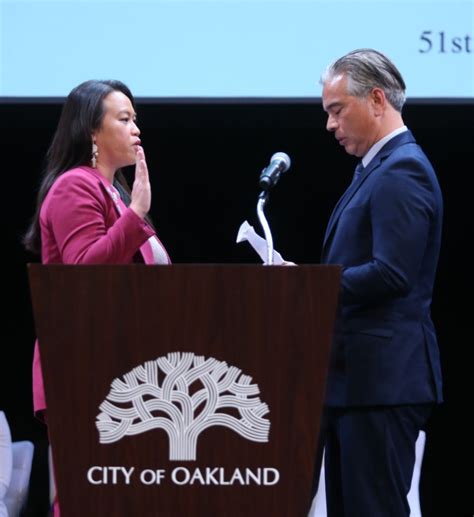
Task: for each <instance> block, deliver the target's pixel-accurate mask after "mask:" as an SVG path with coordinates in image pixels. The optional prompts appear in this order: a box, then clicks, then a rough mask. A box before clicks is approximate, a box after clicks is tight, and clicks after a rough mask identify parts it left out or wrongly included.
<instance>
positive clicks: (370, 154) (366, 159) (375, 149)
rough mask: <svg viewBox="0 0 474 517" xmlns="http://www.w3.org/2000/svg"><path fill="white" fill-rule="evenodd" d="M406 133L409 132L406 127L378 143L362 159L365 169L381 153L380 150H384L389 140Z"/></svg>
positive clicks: (396, 130) (393, 132)
mask: <svg viewBox="0 0 474 517" xmlns="http://www.w3.org/2000/svg"><path fill="white" fill-rule="evenodd" d="M405 131H408V128H407V127H406V126H402V127H399V128H398V129H395V131H392V132H391V133H389V134H388V135H385V136H384V137H383V138H381V139H380V140H379V141H378V142H376V143H375V144H374V145H373V146H372V147H371V148H370V149H369V150H368V151H367V153H366V154H365V156H364V157H363V158H362V165H363V166H364V168H365V167H367V165H369V163H370V162H371V161H372V158H373V157H374V156H375V155H376V154H377V153H378V152H379V151H380V149H382V147H383V146H384V145H385V144H386V143H387V142H388V141H389V140H391V139H392V138H393V137H395V136H397V135H399V134H400V133H404V132H405Z"/></svg>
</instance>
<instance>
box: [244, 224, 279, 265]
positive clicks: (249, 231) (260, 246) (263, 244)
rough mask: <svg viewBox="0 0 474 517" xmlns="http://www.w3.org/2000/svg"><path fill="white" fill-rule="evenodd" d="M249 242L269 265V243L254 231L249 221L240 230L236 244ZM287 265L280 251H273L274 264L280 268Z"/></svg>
mask: <svg viewBox="0 0 474 517" xmlns="http://www.w3.org/2000/svg"><path fill="white" fill-rule="evenodd" d="M243 241H248V242H249V244H250V245H251V246H252V248H253V249H254V250H255V251H256V252H257V253H258V254H259V256H260V258H261V259H262V260H263V263H264V264H266V263H267V241H266V240H265V239H263V238H262V237H260V235H258V234H257V232H256V231H255V230H254V229H253V226H250V224H249V223H248V222H247V221H244V222H243V223H242V224H241V225H240V228H239V232H238V234H237V241H236V242H243ZM283 263H285V260H284V259H283V257H282V256H281V255H280V254H279V253H278V251H275V250H273V264H274V265H276V266H278V265H280V264H283Z"/></svg>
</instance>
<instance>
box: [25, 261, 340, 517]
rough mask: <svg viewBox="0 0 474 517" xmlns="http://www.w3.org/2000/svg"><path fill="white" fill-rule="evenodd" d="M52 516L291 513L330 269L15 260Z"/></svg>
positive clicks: (330, 291)
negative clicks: (31, 337) (28, 305)
mask: <svg viewBox="0 0 474 517" xmlns="http://www.w3.org/2000/svg"><path fill="white" fill-rule="evenodd" d="M29 277H30V287H31V294H32V301H33V310H34V316H35V322H36V330H37V335H38V339H39V343H40V351H41V358H42V365H43V373H44V380H45V389H46V396H47V401H48V422H49V432H50V438H51V443H52V448H53V455H54V465H55V474H56V483H57V490H58V494H59V501H60V506H61V515H62V517H73V516H78V517H83V516H84V515H110V516H113V517H121V516H124V517H135V516H136V517H146V516H163V517H168V516H169V517H183V516H186V517H189V516H199V517H201V516H205V517H220V516H224V517H233V516H239V517H241V516H256V517H257V516H258V517H267V516H272V517H280V516H281V517H299V516H301V517H304V516H306V515H307V513H308V511H309V507H310V502H311V501H310V490H311V483H312V475H313V466H314V459H315V454H316V448H317V442H318V434H319V420H320V416H321V410H322V403H323V396H324V386H325V380H326V371H327V364H328V358H329V351H330V344H331V339H332V332H333V326H334V320H335V314H336V305H337V297H338V291H339V281H340V268H339V267H338V266H309V265H308V266H298V267H278V266H276V267H275V266H273V267H263V266H253V265H175V266H145V265H130V266H62V265H51V266H42V265H30V266H29Z"/></svg>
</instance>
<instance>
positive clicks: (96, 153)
mask: <svg viewBox="0 0 474 517" xmlns="http://www.w3.org/2000/svg"><path fill="white" fill-rule="evenodd" d="M98 156H99V149H98V148H97V144H96V143H95V142H92V160H91V161H92V168H94V169H95V168H96V167H97V157H98Z"/></svg>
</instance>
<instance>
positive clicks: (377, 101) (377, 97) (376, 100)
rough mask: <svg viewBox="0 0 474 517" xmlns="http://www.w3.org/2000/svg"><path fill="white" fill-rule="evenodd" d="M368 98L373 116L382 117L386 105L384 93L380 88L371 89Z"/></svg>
mask: <svg viewBox="0 0 474 517" xmlns="http://www.w3.org/2000/svg"><path fill="white" fill-rule="evenodd" d="M369 98H370V101H371V104H372V107H373V109H374V113H375V115H376V116H380V115H382V113H383V112H384V110H385V106H386V104H387V98H386V97H385V92H384V91H383V90H382V88H373V89H372V91H371V92H370V93H369Z"/></svg>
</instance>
